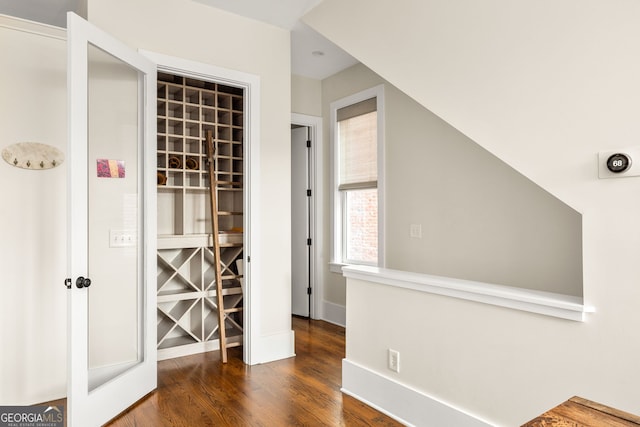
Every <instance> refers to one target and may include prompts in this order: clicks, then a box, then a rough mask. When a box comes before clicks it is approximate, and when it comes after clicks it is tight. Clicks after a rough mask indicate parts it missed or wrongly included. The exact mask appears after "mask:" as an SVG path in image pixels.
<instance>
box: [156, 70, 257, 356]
mask: <svg viewBox="0 0 640 427" xmlns="http://www.w3.org/2000/svg"><path fill="white" fill-rule="evenodd" d="M157 90H158V97H157V110H158V114H157V121H158V123H157V129H158V131H157V134H158V137H157V138H158V139H157V157H158V163H157V166H158V170H157V180H158V183H157V184H158V187H157V188H158V194H157V196H158V277H157V282H158V283H157V292H158V309H157V314H158V359H167V358H171V357H178V356H184V355H187V354H194V353H200V352H203V351H210V350H217V349H218V348H219V343H218V337H219V332H218V331H219V326H218V320H217V311H218V307H217V305H216V283H215V263H216V262H217V260H215V257H214V255H213V250H212V246H213V236H212V233H211V230H212V226H211V224H212V221H211V212H210V200H209V198H210V191H211V190H210V188H209V176H208V167H207V152H206V140H205V137H206V134H207V131H211V132H212V133H213V143H214V151H215V153H214V156H213V161H214V167H215V173H216V180H217V183H218V185H217V188H216V189H215V191H216V194H217V201H218V203H217V205H218V211H217V212H215V213H214V214H215V215H217V216H218V222H219V235H218V238H219V242H220V252H221V253H220V266H221V270H222V287H223V296H224V306H225V309H230V308H232V309H234V310H233V313H230V314H228V315H227V317H226V320H225V325H224V327H225V331H226V337H227V346H231V345H234V344H235V345H241V344H242V334H243V322H242V319H243V316H242V308H243V290H242V285H243V264H242V260H243V241H244V239H243V231H244V230H243V219H244V218H243V216H244V214H243V212H244V206H243V201H244V194H243V192H244V171H243V167H244V158H243V157H244V156H243V154H244V126H245V124H244V123H245V120H244V109H245V99H244V93H243V92H244V90H243V89H242V88H237V87H232V86H228V85H225V84H221V83H217V82H212V81H202V80H198V79H193V78H189V77H185V76H179V75H173V74H167V73H163V72H160V73H158V87H157Z"/></svg>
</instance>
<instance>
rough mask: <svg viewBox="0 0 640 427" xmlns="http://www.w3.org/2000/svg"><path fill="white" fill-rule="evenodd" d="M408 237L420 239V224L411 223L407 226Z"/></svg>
mask: <svg viewBox="0 0 640 427" xmlns="http://www.w3.org/2000/svg"><path fill="white" fill-rule="evenodd" d="M409 237H413V238H415V239H422V224H411V225H410V226H409Z"/></svg>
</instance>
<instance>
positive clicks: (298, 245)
mask: <svg viewBox="0 0 640 427" xmlns="http://www.w3.org/2000/svg"><path fill="white" fill-rule="evenodd" d="M308 133H309V128H308V127H306V126H302V127H296V128H293V129H291V312H292V314H295V315H297V316H304V317H309V316H310V302H311V294H310V292H308V291H307V289H309V291H311V290H312V288H311V274H310V270H309V269H310V268H311V266H310V256H309V255H310V253H311V245H310V244H309V243H308V242H307V239H310V238H311V234H310V231H311V230H310V220H311V218H310V197H311V196H310V195H307V190H310V189H311V187H310V179H309V166H310V161H309V160H310V159H309V151H310V147H307V141H308V140H309V135H308ZM311 243H313V242H311Z"/></svg>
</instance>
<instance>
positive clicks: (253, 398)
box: [107, 317, 401, 427]
mask: <svg viewBox="0 0 640 427" xmlns="http://www.w3.org/2000/svg"><path fill="white" fill-rule="evenodd" d="M293 329H294V330H295V337H296V357H293V358H290V359H285V360H280V361H277V362H271V363H267V364H264V365H254V366H247V365H244V364H243V363H242V353H241V352H242V349H241V348H232V349H229V361H228V363H227V364H226V365H223V364H222V363H221V362H220V357H219V352H218V351H213V352H208V353H204V354H198V355H194V356H187V357H182V358H177V359H170V360H164V361H161V362H159V363H158V389H157V390H156V391H154V392H153V393H151V394H150V395H149V396H147V397H146V398H144V399H143V400H141V401H140V402H138V403H137V404H136V405H135V406H133V407H132V408H130V409H129V410H127V411H126V412H124V413H122V414H121V415H120V416H118V417H117V418H115V419H114V420H112V421H111V422H110V423H109V424H107V425H108V426H111V427H124V426H142V427H147V426H153V427H160V426H188V427H196V426H266V427H279V426H400V425H401V424H399V423H397V422H396V421H394V420H393V419H391V418H389V417H387V416H386V415H384V414H381V413H380V412H378V411H376V410H374V409H372V408H370V407H369V406H366V405H365V404H363V403H361V402H359V401H358V400H356V399H354V398H352V397H350V396H347V395H343V394H342V393H341V392H340V384H341V371H342V369H341V361H342V358H343V357H344V329H343V328H341V327H339V326H335V325H332V324H329V323H326V322H322V321H315V320H306V319H301V318H297V317H294V318H293Z"/></svg>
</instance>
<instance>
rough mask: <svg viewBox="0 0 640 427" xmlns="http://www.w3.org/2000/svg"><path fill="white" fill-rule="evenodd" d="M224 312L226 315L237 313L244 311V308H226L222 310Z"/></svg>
mask: <svg viewBox="0 0 640 427" xmlns="http://www.w3.org/2000/svg"><path fill="white" fill-rule="evenodd" d="M222 311H223V312H225V313H237V312H239V311H242V307H233V308H224V309H222Z"/></svg>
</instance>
